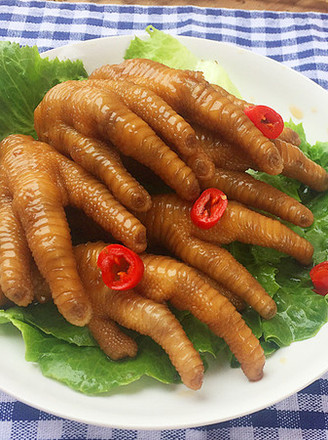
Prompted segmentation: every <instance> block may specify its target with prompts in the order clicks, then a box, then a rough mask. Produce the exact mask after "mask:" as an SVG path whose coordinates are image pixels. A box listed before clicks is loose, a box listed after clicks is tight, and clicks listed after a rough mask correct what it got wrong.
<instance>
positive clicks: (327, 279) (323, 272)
mask: <svg viewBox="0 0 328 440" xmlns="http://www.w3.org/2000/svg"><path fill="white" fill-rule="evenodd" d="M310 277H311V280H312V283H313V286H314V289H313V290H314V291H315V292H316V293H318V294H319V295H327V293H328V261H324V262H323V263H319V264H317V265H316V266H314V267H313V268H312V269H311V270H310Z"/></svg>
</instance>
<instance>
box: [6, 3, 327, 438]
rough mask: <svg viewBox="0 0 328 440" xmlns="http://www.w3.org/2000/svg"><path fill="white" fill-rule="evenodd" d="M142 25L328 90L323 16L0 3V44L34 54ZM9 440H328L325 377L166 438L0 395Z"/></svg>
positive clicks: (131, 31)
mask: <svg viewBox="0 0 328 440" xmlns="http://www.w3.org/2000/svg"><path fill="white" fill-rule="evenodd" d="M148 24H153V25H154V26H155V27H156V28H158V29H162V30H166V31H168V32H170V33H171V34H173V35H175V34H176V35H177V34H179V35H188V36H195V37H201V38H208V39H213V40H218V41H226V42H230V43H233V44H236V45H239V46H241V47H245V48H248V49H251V50H252V51H254V52H257V53H259V54H262V55H265V56H269V57H271V58H273V59H275V60H277V61H280V62H282V63H284V64H286V65H287V66H289V67H291V68H294V69H295V70H298V71H300V72H302V73H303V74H304V75H306V76H308V77H309V78H311V79H312V80H314V81H316V82H317V83H319V84H320V85H321V86H322V87H324V88H326V89H328V14H318V13H283V12H268V11H241V10H229V9H210V8H198V7H192V6H185V7H182V6H181V7H180V6H179V7H159V6H151V7H143V6H137V5H133V6H116V5H95V4H91V3H77V4H72V3H60V2H58V3H56V2H44V1H19V0H17V1H15V0H0V39H2V40H10V41H16V42H19V43H21V44H27V45H35V44H36V45H37V46H38V47H39V50H40V51H45V50H47V49H51V48H54V47H58V46H62V45H65V44H67V43H71V42H75V41H81V40H88V39H91V38H98V37H107V36H112V35H123V34H140V33H142V32H143V30H144V28H145V27H146V26H147V25H148ZM323 349H327V348H326V347H323ZM0 387H1V386H0ZM7 439H14V440H20V439H24V440H30V439H31V440H34V439H35V440H36V439H37V440H64V439H72V440H78V439H81V440H82V439H83V440H96V439H97V440H101V439H106V440H107V439H115V440H125V439H131V440H132V439H133V440H134V439H138V440H157V439H158V440H159V439H163V440H164V439H167V440H173V439H179V440H180V439H181V440H205V439H206V440H214V439H217V440H220V439H235V440H253V439H259V440H260V439H261V440H274V439H283V440H294V439H304V440H323V439H328V374H326V375H324V376H323V377H322V378H321V379H319V380H317V381H316V382H315V383H313V384H312V385H310V386H309V387H307V388H306V389H304V390H302V391H300V392H299V393H297V394H295V395H293V396H291V397H289V398H288V399H285V400H284V401H282V402H280V403H277V404H275V405H273V406H271V407H269V408H267V409H265V410H262V411H259V412H257V413H255V414H252V415H249V416H245V417H241V418H238V419H234V420H231V421H229V422H225V423H220V424H217V425H212V426H207V427H201V428H190V429H184V430H167V431H123V430H119V429H114V428H113V429H111V428H102V427H97V426H92V425H86V424H81V423H77V422H73V421H70V420H65V419H61V418H59V417H55V416H52V415H50V414H47V413H45V412H42V411H40V410H37V409H34V408H31V407H29V406H26V405H24V404H23V403H21V402H19V401H17V400H16V399H14V398H12V397H10V396H8V395H6V394H4V393H1V392H0V440H7Z"/></svg>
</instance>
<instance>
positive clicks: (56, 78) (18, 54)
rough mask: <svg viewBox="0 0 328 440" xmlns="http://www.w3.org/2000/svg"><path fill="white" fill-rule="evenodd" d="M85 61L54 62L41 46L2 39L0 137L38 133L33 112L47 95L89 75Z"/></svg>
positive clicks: (0, 47)
mask: <svg viewBox="0 0 328 440" xmlns="http://www.w3.org/2000/svg"><path fill="white" fill-rule="evenodd" d="M86 77H87V73H86V71H85V69H84V67H83V64H82V62H81V61H69V60H67V61H59V60H58V59H55V60H52V61H50V60H49V59H47V58H45V59H43V58H41V56H40V54H39V52H38V49H37V47H35V46H34V47H28V46H25V47H20V46H19V44H17V43H10V42H7V41H1V42H0V108H1V112H0V140H1V139H3V138H5V137H6V136H8V135H10V134H13V133H21V134H26V135H32V136H35V131H34V121H33V112H34V109H35V108H36V107H37V105H38V104H39V102H40V101H41V100H42V98H43V96H44V94H45V93H46V92H47V91H48V90H49V89H50V88H51V87H53V86H54V85H55V84H58V83H59V82H62V81H66V80H68V79H82V78H86Z"/></svg>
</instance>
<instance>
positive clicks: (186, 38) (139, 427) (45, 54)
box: [0, 35, 328, 430]
mask: <svg viewBox="0 0 328 440" xmlns="http://www.w3.org/2000/svg"><path fill="white" fill-rule="evenodd" d="M133 37H134V35H120V36H109V37H101V38H95V39H90V40H86V41H80V42H72V43H69V44H67V45H65V46H61V47H57V48H54V49H51V50H48V51H46V52H42V53H41V54H40V55H41V56H42V57H48V56H49V55H50V56H53V55H54V54H56V53H57V52H59V51H61V50H63V48H74V47H76V46H80V45H86V44H87V43H88V44H91V45H92V44H94V43H95V42H97V41H99V40H102V41H104V40H112V39H120V40H123V39H124V40H126V41H127V42H128V41H130V40H131V39H132V38H133ZM176 37H177V38H178V39H180V40H181V41H182V42H184V41H192V40H197V41H199V40H202V41H205V42H211V43H212V44H214V45H222V46H228V47H233V48H234V50H235V49H236V48H237V49H238V50H239V51H241V52H243V53H246V54H252V56H255V57H258V58H261V59H263V58H264V59H266V60H267V61H269V62H271V63H275V64H276V65H279V66H283V67H284V69H287V70H290V71H292V72H293V74H294V75H297V76H298V77H300V78H302V80H303V81H304V80H305V81H307V82H309V83H311V87H313V86H315V87H317V88H319V89H320V91H321V92H322V91H325V92H326V93H327V97H328V91H327V90H325V89H323V88H322V87H321V86H320V85H319V84H317V83H315V82H314V81H313V80H311V79H310V78H308V77H306V76H304V75H303V74H301V73H300V72H297V71H295V70H293V69H291V68H289V67H287V66H285V65H282V64H281V63H279V62H278V61H276V60H274V59H272V58H269V57H265V56H263V55H261V54H258V53H254V52H252V51H250V50H249V49H245V48H242V47H239V46H236V45H234V44H231V43H227V42H221V41H215V40H207V39H205V38H198V37H189V36H176ZM327 326H328V323H326V324H325V325H324V326H323V327H327ZM323 327H322V328H323ZM322 328H321V329H322ZM321 329H320V330H319V331H321ZM19 337H21V336H19ZM294 344H298V342H295V343H293V345H294ZM286 348H287V349H288V348H289V347H286ZM281 350H284V349H280V350H279V352H281ZM24 362H27V361H25V360H24ZM327 371H328V365H327V367H326V369H325V371H323V372H320V373H318V375H317V376H316V377H315V378H313V377H311V379H309V380H307V381H306V383H304V385H302V386H299V387H298V388H297V389H295V390H293V391H290V392H289V393H287V394H285V395H283V396H282V397H281V398H280V399H278V400H277V399H271V401H267V403H266V404H265V405H264V404H261V405H259V406H258V407H256V408H252V409H251V410H250V411H247V410H246V411H244V412H242V413H240V414H239V415H237V416H236V415H234V416H233V417H229V416H227V417H225V418H222V419H215V420H208V421H203V422H199V423H197V422H196V423H193V424H186V423H185V424H179V425H176V424H175V425H170V424H165V425H161V426H160V425H157V426H156V427H154V426H147V425H142V424H140V425H121V424H113V423H107V422H104V423H102V422H97V421H94V420H91V419H90V420H86V419H84V418H78V417H72V416H67V414H63V413H61V412H60V411H57V410H54V409H50V408H47V407H45V406H44V405H38V404H36V403H35V402H33V403H31V401H29V400H28V399H24V398H21V397H20V396H19V395H17V394H16V393H12V392H10V391H8V390H6V389H5V387H4V386H3V384H0V388H1V389H2V390H3V391H4V392H6V393H8V394H9V395H11V396H13V397H15V398H16V399H17V400H19V401H21V402H23V403H25V404H27V405H30V406H33V407H34V408H37V409H39V410H41V411H46V412H49V413H51V414H54V415H56V416H58V417H62V418H66V419H70V420H74V421H77V422H79V423H89V424H93V425H96V426H103V427H111V428H113V427H115V428H120V429H136V430H163V429H185V428H192V427H199V426H206V425H212V424H215V423H222V422H225V421H228V420H232V419H235V418H239V417H243V416H245V415H248V414H252V413H254V412H257V411H259V410H262V409H264V408H266V407H268V406H270V405H272V404H275V403H278V402H280V401H282V400H284V399H285V398H288V397H289V396H291V395H293V394H295V393H296V392H298V391H300V390H301V389H303V388H305V387H307V386H308V385H309V384H311V383H313V382H314V381H315V380H317V379H318V378H320V377H321V376H322V375H323V374H324V373H325V372H327ZM40 374H42V373H41V371H40ZM46 379H47V380H49V378H46ZM205 380H206V376H205ZM108 398H110V397H108Z"/></svg>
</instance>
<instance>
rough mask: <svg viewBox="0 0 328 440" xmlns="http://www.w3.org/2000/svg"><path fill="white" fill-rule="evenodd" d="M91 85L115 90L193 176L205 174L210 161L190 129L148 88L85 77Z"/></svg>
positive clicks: (208, 173) (208, 172) (211, 170)
mask: <svg viewBox="0 0 328 440" xmlns="http://www.w3.org/2000/svg"><path fill="white" fill-rule="evenodd" d="M88 82H89V83H90V84H91V85H92V86H95V87H99V88H104V89H105V90H111V91H113V92H115V93H117V94H118V95H119V96H120V98H121V99H122V100H123V102H124V104H125V105H127V106H128V107H129V109H130V110H132V111H133V112H134V113H135V114H136V115H138V116H139V117H140V118H141V119H143V120H144V121H145V122H146V123H147V124H148V125H149V126H150V127H151V128H152V129H153V130H154V131H155V133H157V134H158V135H159V136H160V137H161V138H162V139H163V140H164V141H165V142H166V143H167V144H168V145H170V146H172V147H173V148H174V150H175V151H176V152H177V153H178V155H179V156H180V157H181V158H182V159H183V161H184V162H185V163H186V164H187V165H188V166H189V167H190V168H191V169H192V170H193V171H194V173H195V174H196V176H197V177H203V178H209V177H211V176H212V175H213V173H214V163H213V162H212V161H211V160H210V158H209V157H208V156H207V155H206V154H205V153H204V152H203V151H202V149H201V148H200V145H199V142H198V139H197V137H196V134H195V131H194V129H193V128H192V127H191V126H190V125H189V124H188V123H187V122H186V121H185V120H184V119H183V118H182V117H181V116H180V115H178V114H177V113H176V112H175V111H174V110H173V109H172V107H170V106H169V105H168V104H167V103H166V102H165V101H164V100H163V99H162V98H160V97H159V96H158V95H156V94H155V93H154V92H152V91H151V90H150V89H149V88H147V87H144V86H142V85H139V84H134V83H133V82H131V81H127V80H118V81H112V80H89V81H88Z"/></svg>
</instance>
